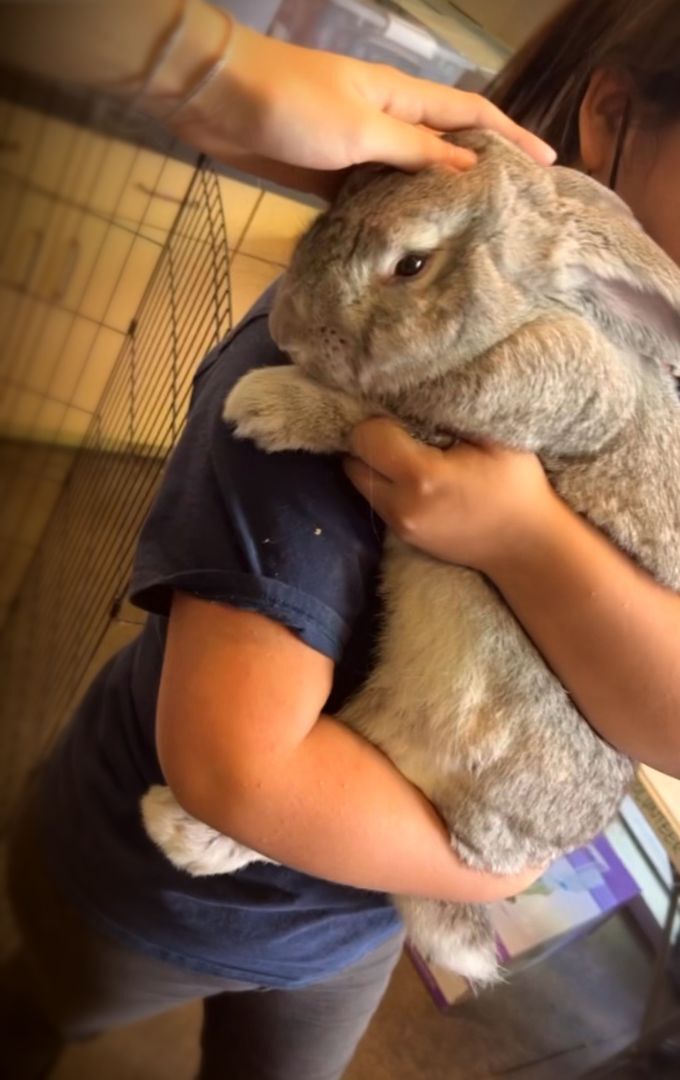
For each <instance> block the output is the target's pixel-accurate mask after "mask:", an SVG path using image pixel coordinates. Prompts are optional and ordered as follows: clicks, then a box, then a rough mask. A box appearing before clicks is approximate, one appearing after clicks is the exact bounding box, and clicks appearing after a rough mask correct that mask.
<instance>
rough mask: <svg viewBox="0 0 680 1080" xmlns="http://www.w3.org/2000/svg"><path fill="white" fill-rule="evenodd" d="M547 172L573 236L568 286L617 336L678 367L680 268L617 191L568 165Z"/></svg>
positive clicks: (619, 340)
mask: <svg viewBox="0 0 680 1080" xmlns="http://www.w3.org/2000/svg"><path fill="white" fill-rule="evenodd" d="M552 172H553V173H554V175H555V181H556V187H557V190H558V192H559V194H560V196H561V201H562V206H563V208H564V210H565V211H566V213H567V215H569V221H570V225H569V228H570V231H571V232H572V240H573V242H574V243H573V247H572V246H571V245H570V251H569V259H568V263H569V266H568V269H567V276H568V281H567V287H568V288H569V290H570V291H573V290H576V291H577V293H578V299H579V301H580V302H581V303H582V304H584V305H585V307H586V308H587V309H588V310H589V312H590V314H591V317H594V318H595V319H596V321H597V322H598V323H599V325H600V326H601V327H602V329H603V330H604V331H605V332H606V333H607V335H608V336H609V337H611V338H613V339H614V340H616V342H617V343H618V344H621V345H623V346H624V347H630V348H633V349H634V350H635V351H636V352H637V353H639V354H640V355H642V356H658V357H659V359H660V360H661V362H663V363H665V364H666V365H667V366H668V367H670V368H671V369H672V370H673V371H674V372H677V373H678V374H680V270H679V269H678V267H677V266H676V265H675V263H674V262H673V261H672V259H670V258H669V256H668V255H666V254H665V252H663V251H662V250H661V248H659V247H658V246H657V245H656V244H655V243H654V241H653V240H651V239H650V238H649V237H648V236H647V234H646V233H645V232H644V230H643V229H642V226H641V225H639V223H638V222H637V221H636V219H635V218H634V216H633V214H632V213H631V212H630V210H629V209H628V207H627V206H626V205H625V203H623V202H622V200H621V199H619V198H618V196H616V195H614V194H613V193H612V192H610V191H608V190H607V189H606V188H603V187H602V185H601V184H598V183H597V181H595V180H591V179H590V178H589V177H587V176H583V175H582V174H579V173H575V172H573V171H572V170H567V169H561V168H555V169H553V170H552ZM565 174H568V175H565ZM571 200H574V205H573V213H572V214H570V211H569V202H570V201H571Z"/></svg>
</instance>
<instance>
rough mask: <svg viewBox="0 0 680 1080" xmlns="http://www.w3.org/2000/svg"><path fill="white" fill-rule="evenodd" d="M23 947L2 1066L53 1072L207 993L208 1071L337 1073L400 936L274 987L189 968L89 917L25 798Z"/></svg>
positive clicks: (0, 1038) (4, 1071)
mask: <svg viewBox="0 0 680 1080" xmlns="http://www.w3.org/2000/svg"><path fill="white" fill-rule="evenodd" d="M8 870H9V873H8V878H9V888H10V896H11V900H12V905H13V908H14V912H15V916H16V919H17V922H18V924H19V928H20V931H21V936H22V942H23V944H22V947H21V949H20V950H19V951H18V952H16V953H15V954H14V955H13V956H12V957H11V958H10V960H9V962H7V963H6V964H5V965H4V967H3V968H2V971H1V972H0V1008H1V1009H2V1016H1V1019H0V1075H2V1076H5V1077H8V1080H38V1078H40V1077H46V1076H48V1075H49V1073H50V1070H51V1069H52V1067H53V1066H54V1064H55V1063H56V1061H57V1059H58V1057H59V1054H60V1052H61V1050H62V1048H63V1046H64V1044H65V1043H67V1042H69V1041H73V1040H77V1039H84V1038H89V1037H91V1036H93V1035H96V1034H98V1033H99V1032H102V1031H106V1030H107V1029H110V1028H113V1027H120V1026H122V1025H124V1024H128V1023H131V1022H133V1021H135V1020H140V1019H142V1018H144V1017H149V1016H153V1015H155V1014H157V1013H161V1012H164V1011H166V1010H168V1009H172V1008H174V1007H175V1006H177V1005H181V1004H183V1003H185V1002H188V1001H194V1000H196V999H203V1029H202V1033H201V1050H202V1054H201V1067H200V1071H199V1080H338V1078H339V1077H341V1076H342V1074H343V1072H344V1070H345V1068H346V1067H347V1065H348V1063H349V1061H350V1059H351V1057H352V1055H353V1053H354V1050H355V1049H356V1046H357V1043H358V1042H359V1039H360V1038H361V1036H362V1035H363V1033H364V1031H365V1030H366V1027H367V1026H368V1023H369V1021H370V1019H371V1016H372V1015H373V1012H374V1011H375V1009H376V1008H377V1006H378V1003H379V1002H380V999H381V998H382V996H383V993H384V991H385V989H386V987H387V984H388V982H389V978H390V975H391V973H392V969H393V968H394V966H395V964H396V962H397V960H398V958H399V955H400V952H401V947H402V936H401V935H396V936H395V937H393V938H391V939H390V940H389V941H388V942H386V943H385V944H384V945H382V946H380V947H379V948H378V949H375V950H374V951H373V952H372V953H370V954H369V955H368V956H366V957H365V958H364V959H363V960H361V961H360V962H359V963H357V964H354V965H353V966H352V967H351V968H348V969H346V970H344V971H342V972H341V973H340V974H338V975H335V976H334V977H333V978H330V979H327V980H325V981H324V982H321V983H316V984H315V985H313V986H310V987H306V988H304V989H298V990H285V991H282V990H265V989H263V988H260V987H256V986H251V985H249V984H246V983H237V982H229V981H227V980H224V979H220V978H217V977H215V976H211V975H201V974H199V973H194V972H190V971H184V970H182V969H180V968H176V967H174V966H172V965H169V964H165V963H163V962H161V961H159V960H156V959H154V958H153V957H150V956H147V955H145V954H143V953H139V952H135V951H133V950H130V949H127V948H125V947H123V946H121V945H119V944H118V943H117V942H115V941H113V940H109V939H108V938H107V937H104V936H102V935H100V934H99V933H98V932H96V931H94V930H93V929H92V928H91V927H89V926H88V925H86V924H85V922H83V921H82V920H81V918H80V916H79V915H78V913H77V912H76V911H75V910H74V909H73V908H72V907H71V906H70V905H69V904H68V903H67V902H66V900H65V899H64V897H63V896H62V895H61V893H60V892H59V890H58V888H57V886H56V885H55V883H54V881H53V879H52V877H51V875H50V873H49V871H48V869H47V866H46V865H45V860H44V859H43V858H41V857H40V836H39V832H38V828H37V825H36V821H35V813H34V811H33V809H32V808H31V806H30V804H27V805H26V807H25V809H24V810H23V811H22V813H21V816H20V820H18V822H17V824H16V827H15V830H14V837H13V840H12V843H11V846H10V854H9V867H8Z"/></svg>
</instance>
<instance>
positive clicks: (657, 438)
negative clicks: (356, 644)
mask: <svg viewBox="0 0 680 1080" xmlns="http://www.w3.org/2000/svg"><path fill="white" fill-rule="evenodd" d="M456 141H457V142H459V143H462V144H463V145H466V146H470V147H472V148H474V149H475V150H476V151H477V153H478V156H479V162H478V164H477V165H476V166H475V168H473V169H472V170H471V171H470V172H467V173H463V174H456V173H453V172H448V171H444V170H441V169H432V170H429V171H425V172H422V173H420V174H418V175H406V174H403V173H399V172H396V171H394V170H391V169H388V168H383V167H374V166H370V167H364V168H362V169H359V170H357V171H356V173H355V174H354V176H353V177H352V178H351V179H350V180H349V181H348V183H347V184H346V186H345V188H344V189H343V191H342V192H341V194H340V196H339V198H338V199H337V201H336V203H335V204H334V205H333V206H332V207H331V208H330V210H328V211H327V212H326V213H325V214H323V215H322V216H321V217H320V218H319V219H318V220H317V221H316V222H315V223H314V224H313V225H312V227H311V228H310V230H309V232H308V233H307V234H306V236H304V237H303V238H302V240H301V241H300V243H299V245H298V248H297V250H296V252H295V255H294V258H293V260H292V264H291V267H290V269H289V270H288V272H287V273H286V275H285V278H284V279H283V281H282V283H281V285H280V288H279V290H278V293H277V297H276V300H275V304H274V307H273V310H272V314H271V322H270V324H271V330H272V334H273V337H274V339H275V340H276V341H277V342H278V344H279V345H280V346H281V347H282V348H283V349H285V350H286V351H287V352H288V353H289V355H290V357H291V359H292V360H293V366H290V367H276V368H263V369H260V370H255V371H252V372H250V373H249V374H247V375H246V376H244V378H243V379H241V380H240V382H239V383H238V384H237V385H236V386H235V388H234V390H233V391H232V393H231V394H230V396H229V398H228V399H227V402H226V407H225V413H224V415H225V418H226V420H228V421H230V422H232V423H234V424H235V425H236V433H237V434H238V435H239V436H240V437H243V438H251V439H254V440H255V441H256V442H257V443H258V445H259V446H260V447H262V448H263V449H265V450H269V451H277V450H290V449H303V450H309V451H312V452H322V453H330V452H334V451H340V450H343V449H346V446H347V443H346V439H347V435H348V432H349V430H350V429H351V427H352V426H353V425H354V424H355V423H356V422H357V421H358V420H359V419H361V418H363V417H366V416H370V415H375V414H376V413H378V414H380V413H382V414H387V415H390V416H394V417H397V418H398V419H399V420H401V421H402V422H403V423H404V424H405V425H406V426H407V427H408V429H409V430H411V431H412V432H414V433H416V434H417V435H418V436H419V437H420V438H422V439H424V440H427V441H430V442H435V443H439V444H443V443H444V444H445V443H447V442H451V441H453V440H455V439H456V438H458V437H469V438H471V439H475V438H480V437H483V438H489V439H493V440H495V441H497V442H501V443H504V444H506V445H508V446H511V447H517V448H522V449H526V450H531V451H535V452H536V453H537V454H538V455H539V456H540V458H541V460H542V462H543V465H544V467H545V468H546V470H547V472H548V475H549V477H550V479H551V482H552V483H553V485H554V486H555V488H556V489H557V491H558V492H559V494H560V495H561V496H562V497H563V498H564V499H565V500H566V501H567V502H568V503H569V504H570V505H571V506H572V507H573V509H574V510H576V511H577V512H578V513H580V514H582V515H583V516H584V517H586V518H587V519H588V520H589V521H590V522H592V523H593V524H594V525H596V526H597V527H599V528H600V529H602V530H603V531H604V532H605V533H606V534H607V535H608V536H609V537H610V538H611V539H612V540H613V541H614V542H615V543H617V544H618V545H619V546H620V547H621V548H622V549H623V550H624V551H626V552H628V554H629V555H631V556H632V557H633V558H634V559H636V560H637V561H638V562H639V563H640V564H641V565H642V566H643V567H645V568H646V569H647V570H648V571H649V572H651V573H652V574H653V575H654V576H655V577H656V578H657V579H658V580H659V581H660V582H663V583H664V584H665V585H667V586H670V587H671V588H673V589H678V588H680V545H679V542H678V541H679V538H680V482H679V478H680V407H679V405H678V402H677V400H676V388H675V384H674V379H673V375H672V370H673V369H674V367H677V369H678V370H680V273H679V272H678V270H677V268H676V267H675V265H674V264H673V263H672V262H671V260H670V259H668V258H667V257H666V256H665V255H664V254H663V253H662V252H661V251H660V250H659V249H658V248H657V247H656V245H655V244H654V243H653V242H652V241H651V240H650V239H648V237H646V236H645V234H644V233H643V231H642V229H641V228H640V227H639V225H638V224H637V223H636V221H635V220H634V218H633V217H632V215H631V213H630V212H629V210H628V209H627V208H626V207H625V206H624V204H623V203H622V202H621V201H620V200H619V199H618V198H617V197H616V196H615V195H613V194H611V193H610V192H608V191H606V190H605V189H603V188H602V187H601V186H600V185H599V184H598V183H596V182H595V181H594V180H591V179H589V178H588V177H586V176H584V175H582V174H580V173H577V172H574V171H572V170H569V169H565V168H560V167H555V168H552V169H546V168H543V167H541V166H538V165H536V164H534V163H533V162H532V161H530V160H529V159H528V158H527V157H526V156H525V155H524V154H523V153H521V152H520V151H519V150H517V149H516V148H514V147H513V146H511V145H510V144H509V143H507V142H505V141H504V140H503V139H501V138H500V137H498V136H493V135H490V134H487V133H482V132H471V133H468V134H466V135H465V136H462V137H461V136H457V138H456ZM407 252H424V253H429V252H432V254H431V255H430V257H429V262H428V263H427V265H426V266H425V268H424V269H423V271H422V272H421V273H420V274H418V275H416V276H414V277H407V278H396V277H395V276H394V268H395V264H396V263H397V261H398V260H399V259H401V258H402V257H403V256H404V254H405V253H407ZM382 572H383V578H382V595H383V599H384V607H385V616H384V626H383V630H382V637H381V643H380V650H379V657H378V660H377V662H376V665H375V669H374V670H373V673H372V674H371V676H370V677H369V679H368V681H367V682H366V684H365V685H364V686H363V687H362V689H361V690H360V691H359V692H358V693H357V694H356V696H355V697H354V698H353V700H351V701H350V702H349V704H348V705H347V706H346V707H345V708H344V709H343V710H342V712H341V714H340V716H341V718H342V719H343V720H344V722H345V723H347V724H349V725H350V726H351V727H353V728H355V729H356V730H358V731H360V732H361V733H362V734H363V735H365V736H366V737H367V738H368V739H370V740H371V741H372V742H374V743H376V744H377V745H378V746H379V747H381V748H382V750H383V751H385V753H387V754H388V755H389V757H390V758H391V759H392V761H393V762H394V763H395V765H396V766H397V767H398V768H399V769H400V770H401V772H402V773H403V774H404V775H405V776H407V777H408V778H409V779H410V780H411V781H412V782H413V783H414V784H416V785H417V786H418V787H419V788H420V789H421V790H422V791H423V792H424V793H425V794H426V795H427V796H428V798H429V799H430V800H431V801H432V802H433V803H434V805H435V806H436V807H437V808H438V810H439V811H440V812H441V814H442V816H443V817H444V819H445V820H446V822H447V824H448V826H449V828H450V830H451V842H452V845H453V847H454V849H455V850H456V852H457V853H458V854H459V855H460V856H461V858H462V859H463V860H464V861H465V862H466V863H468V864H469V865H470V866H473V867H478V868H482V869H486V870H492V871H496V872H500V873H510V872H515V871H519V870H521V869H522V868H524V867H526V866H529V865H536V866H537V865H540V864H542V863H543V862H544V861H547V860H550V859H553V858H555V857H556V856H558V855H561V854H562V853H564V852H566V851H569V850H570V849H572V848H575V847H577V846H579V845H581V844H583V843H584V842H586V841H588V840H590V839H591V838H592V837H593V836H594V835H595V834H596V833H598V832H599V831H600V830H601V829H602V828H603V827H604V826H606V825H607V823H608V822H609V821H610V819H611V818H612V817H613V815H614V814H615V812H616V809H617V807H618V805H619V802H620V800H621V798H622V796H623V794H624V792H625V791H626V788H627V786H628V784H629V782H630V780H631V778H632V776H633V764H632V762H631V761H630V760H629V759H628V758H627V757H625V756H624V755H623V754H620V753H618V752H617V751H616V750H615V749H614V748H613V747H612V746H610V745H608V744H607V743H605V742H604V741H603V740H602V739H600V738H599V736H598V735H597V734H596V733H595V732H594V731H593V729H592V728H591V727H590V726H589V724H588V723H587V722H586V721H585V720H584V718H583V717H582V716H581V715H580V714H579V712H578V711H577V709H576V708H575V706H574V704H573V703H572V701H571V700H570V698H569V694H568V693H567V691H566V690H565V689H564V687H563V686H562V685H561V684H560V682H559V681H558V679H557V678H556V677H555V676H554V675H553V674H552V672H551V671H550V670H549V668H548V667H547V665H546V664H545V662H544V661H543V659H542V657H541V656H540V654H539V653H538V652H537V650H536V649H535V647H534V646H533V644H532V643H531V641H530V640H529V638H528V637H527V636H526V634H525V633H524V632H523V630H522V627H521V626H520V625H519V623H518V622H517V621H516V620H515V618H514V616H513V615H512V613H511V612H510V611H509V609H508V608H507V607H506V606H505V604H504V603H503V601H502V600H501V599H500V597H499V595H498V593H497V592H496V591H495V590H494V588H492V586H491V585H490V584H489V583H488V581H487V580H486V579H485V578H484V577H483V576H482V575H481V574H479V573H477V572H475V571H472V570H469V569H466V568H464V567H460V566H453V565H448V564H446V563H443V562H439V561H437V560H436V559H433V558H430V557H428V556H427V555H425V554H423V553H421V552H419V551H416V550H415V549H413V548H412V547H409V546H407V545H406V544H404V543H401V542H400V541H399V540H397V539H396V538H395V537H394V536H393V535H388V537H387V540H386V545H385V554H384V559H383V567H382ZM546 602H548V603H549V602H550V599H549V597H546ZM555 617H556V618H559V611H557V612H555ZM640 722H641V723H644V717H640ZM157 797H162V789H160V791H154V790H152V792H151V793H150V794H149V795H148V796H147V797H146V800H145V807H144V808H145V814H146V820H147V824H148V827H149V831H150V833H151V835H152V836H153V837H154V838H155V839H156V840H157V841H158V842H159V843H160V844H161V846H162V847H163V848H164V850H166V851H167V853H168V854H169V855H170V856H171V857H172V858H173V859H174V860H175V861H176V862H177V864H178V865H182V866H185V867H187V868H189V869H190V870H191V871H192V872H193V873H215V872H219V871H225V870H229V869H231V868H232V866H233V865H234V863H233V862H230V859H231V860H233V858H234V848H235V845H234V844H233V842H232V841H230V840H227V839H226V838H225V840H224V843H225V845H226V847H225V853H224V861H221V860H220V858H219V856H218V855H217V854H216V844H215V834H214V833H213V832H212V831H209V832H210V834H211V840H212V846H210V850H209V851H208V858H207V859H206V861H205V865H203V866H201V862H202V857H203V856H202V852H201V850H200V844H201V838H200V837H199V838H198V839H197V840H196V843H194V842H193V841H192V839H191V835H190V830H191V828H192V827H194V826H192V819H190V818H188V815H185V814H184V812H183V811H180V812H179V818H181V819H182V820H179V819H177V820H176V821H175V823H174V825H173V827H172V830H171V831H173V836H174V841H175V846H174V850H173V848H172V844H171V843H170V840H171V839H172V838H169V837H168V835H167V833H166V834H164V833H163V828H162V826H163V824H164V823H167V822H168V821H169V820H170V821H171V820H172V815H171V813H170V811H169V810H168V809H167V807H166V808H165V809H164V808H163V805H162V803H159V804H157V803H156V798H157ZM166 798H168V796H167V795H166ZM169 799H170V801H172V797H171V796H169ZM176 817H177V815H176ZM196 826H197V827H198V828H199V830H200V829H203V830H205V828H206V827H205V826H201V825H199V824H198V823H196ZM243 852H244V849H241V859H242V861H243V859H244V858H246V859H247V852H245V856H244V854H243ZM251 857H252V858H253V859H254V858H259V856H256V855H255V854H254V853H252V854H251ZM395 902H396V904H397V906H398V908H399V909H400V910H401V912H402V913H403V915H404V917H405V921H406V924H407V928H408V931H409V933H410V936H411V938H412V940H413V941H414V942H415V944H416V945H417V946H418V948H419V949H420V950H421V951H422V952H423V953H424V954H425V955H426V956H428V957H429V958H431V959H432V960H434V961H436V962H437V963H439V964H442V965H444V966H446V967H449V968H453V969H454V970H456V971H459V972H461V973H462V974H464V975H466V976H468V977H469V978H470V979H472V980H473V981H475V982H478V983H483V982H488V981H493V979H494V978H496V977H497V974H498V970H497V963H496V955H495V947H494V937H493V933H492V930H491V927H490V923H489V919H488V913H487V910H486V908H485V907H484V906H483V905H473V904H454V903H450V904H448V903H442V902H436V901H428V900H420V899H413V898H406V897H398V898H396V899H395Z"/></svg>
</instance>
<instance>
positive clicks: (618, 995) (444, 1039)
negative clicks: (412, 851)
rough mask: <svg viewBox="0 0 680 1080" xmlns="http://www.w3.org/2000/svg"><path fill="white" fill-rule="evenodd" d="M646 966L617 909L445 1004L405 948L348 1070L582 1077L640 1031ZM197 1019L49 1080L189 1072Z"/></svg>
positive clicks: (665, 1079)
mask: <svg viewBox="0 0 680 1080" xmlns="http://www.w3.org/2000/svg"><path fill="white" fill-rule="evenodd" d="M649 973H650V958H649V954H648V951H647V950H646V948H645V947H644V945H643V944H642V943H641V942H640V941H639V940H638V938H637V936H636V935H635V934H634V933H633V932H632V931H631V928H630V925H629V924H628V923H627V921H626V920H624V919H623V918H621V917H614V918H612V919H610V920H609V922H608V923H606V924H605V925H604V926H602V927H600V928H599V929H598V930H597V931H595V932H594V933H593V934H591V935H590V937H589V938H587V939H584V940H582V941H579V942H577V943H575V944H572V945H570V946H568V947H566V948H565V949H563V950H562V951H561V952H559V953H557V954H556V955H555V956H553V957H552V958H550V959H548V960H546V961H543V962H542V963H541V964H539V965H537V966H535V967H534V968H532V969H529V970H527V971H525V972H522V973H520V974H518V975H517V976H515V977H514V978H512V979H511V980H510V981H509V982H508V983H507V984H506V985H504V986H501V987H499V988H498V989H496V990H494V991H493V992H491V993H487V994H484V995H482V996H481V997H479V998H478V999H476V1000H471V1001H467V1002H465V1003H461V1004H458V1005H457V1006H455V1007H454V1009H453V1010H452V1011H451V1012H450V1013H449V1014H446V1015H445V1014H443V1013H441V1012H440V1011H439V1010H438V1009H437V1008H436V1007H435V1005H434V1004H433V1002H432V1000H431V999H430V997H429V995H428V993H427V992H426V990H425V988H424V987H423V984H422V983H421V981H420V979H419V977H418V975H417V974H416V972H415V970H414V969H413V967H412V966H411V963H410V961H409V960H408V958H407V957H403V958H402V960H401V962H400V964H399V965H398V967H397V969H396V972H395V974H394V977H393V980H392V983H391V985H390V987H389V989H388V992H387V994H386V996H385V998H384V1000H383V1002H382V1004H381V1006H380V1008H379V1010H378V1012H377V1014H376V1016H375V1018H374V1020H373V1023H372V1025H371V1027H370V1028H369V1031H368V1033H367V1034H366V1036H365V1038H364V1039H363V1041H362V1043H361V1045H360V1047H359V1049H358V1051H357V1054H356V1057H355V1059H354V1061H353V1063H352V1065H351V1066H350V1069H349V1071H348V1073H347V1076H346V1080H478V1078H479V1080H482V1078H491V1077H511V1078H512V1080H571V1078H576V1077H580V1076H582V1075H583V1073H584V1072H585V1071H586V1070H587V1069H588V1068H589V1067H592V1066H593V1065H595V1064H596V1063H598V1062H599V1061H601V1060H603V1059H604V1058H605V1057H607V1056H608V1055H609V1054H611V1053H613V1052H615V1051H616V1050H617V1049H619V1047H621V1046H622V1045H624V1044H625V1043H626V1042H627V1041H628V1040H629V1039H630V1037H631V1036H632V1034H633V1033H634V1031H635V1030H636V1025H637V1024H638V1022H639V1019H640V1015H641V1010H642V1005H643V999H644V991H645V987H646V985H647V983H648V980H649ZM670 1000H671V997H670V990H669V994H668V1002H667V1004H668V1003H669V1002H670ZM199 1025H200V1006H199V1005H198V1004H196V1005H191V1006H188V1007H184V1008H182V1009H179V1010H176V1011H174V1012H172V1013H171V1014H166V1015H165V1016H161V1017H157V1018H155V1019H153V1020H148V1021H145V1022H143V1023H139V1024H136V1025H134V1026H132V1027H129V1028H126V1029H125V1030H121V1031H117V1032H111V1033H109V1034H107V1035H105V1036H102V1037H100V1038H98V1039H96V1040H94V1041H92V1042H90V1043H88V1044H83V1045H80V1046H77V1047H74V1048H72V1049H70V1050H69V1051H68V1053H67V1054H66V1055H65V1057H64V1058H63V1059H62V1061H61V1063H60V1066H59V1068H58V1070H57V1072H56V1073H55V1074H54V1080H93V1078H95V1077H96V1080H190V1078H191V1077H192V1076H194V1074H195V1070H196V1067H197V1060H198V1058H197V1038H198V1030H199ZM615 1075H616V1077H617V1078H619V1080H633V1078H636V1080H637V1078H642V1077H647V1078H653V1080H671V1077H674V1078H675V1080H677V1077H678V1076H679V1075H680V1067H679V1066H678V1065H677V1064H676V1065H674V1066H668V1067H664V1066H663V1065H662V1064H654V1065H653V1066H650V1067H647V1068H645V1069H638V1070H635V1071H634V1070H632V1069H620V1070H618V1071H617V1072H616V1074H615ZM225 1080H228V1072H227V1073H225Z"/></svg>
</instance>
